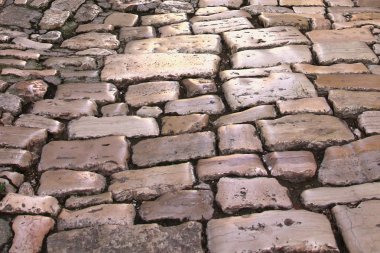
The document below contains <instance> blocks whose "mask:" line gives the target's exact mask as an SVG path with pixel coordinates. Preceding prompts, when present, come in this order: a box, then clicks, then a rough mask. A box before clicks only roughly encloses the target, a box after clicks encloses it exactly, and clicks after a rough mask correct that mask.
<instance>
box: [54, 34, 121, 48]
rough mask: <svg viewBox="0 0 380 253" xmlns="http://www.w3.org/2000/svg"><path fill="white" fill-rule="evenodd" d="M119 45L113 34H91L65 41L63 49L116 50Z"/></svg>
mask: <svg viewBox="0 0 380 253" xmlns="http://www.w3.org/2000/svg"><path fill="white" fill-rule="evenodd" d="M119 44H120V42H119V41H118V40H117V38H116V36H115V35H113V34H110V33H95V32H89V33H84V34H80V35H76V36H74V37H71V38H70V39H67V40H65V41H64V42H63V43H62V45H61V47H64V48H68V49H73V50H85V49H89V48H93V47H99V48H105V49H116V48H118V47H119Z"/></svg>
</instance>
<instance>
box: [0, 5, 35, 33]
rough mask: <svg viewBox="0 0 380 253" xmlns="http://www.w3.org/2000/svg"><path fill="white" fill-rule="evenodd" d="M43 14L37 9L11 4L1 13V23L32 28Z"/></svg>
mask: <svg viewBox="0 0 380 253" xmlns="http://www.w3.org/2000/svg"><path fill="white" fill-rule="evenodd" d="M41 16H42V14H41V13H40V12H39V11H37V10H32V9H28V8H25V7H21V6H16V5H9V6H7V7H5V8H4V9H3V10H2V11H1V13H0V25H5V26H18V27H21V28H27V29H28V28H31V27H32V24H35V23H36V22H37V21H38V20H39V19H40V18H41Z"/></svg>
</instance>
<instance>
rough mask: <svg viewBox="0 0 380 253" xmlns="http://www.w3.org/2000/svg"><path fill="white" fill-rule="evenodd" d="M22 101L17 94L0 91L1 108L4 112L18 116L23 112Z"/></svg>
mask: <svg viewBox="0 0 380 253" xmlns="http://www.w3.org/2000/svg"><path fill="white" fill-rule="evenodd" d="M22 103H23V101H22V99H21V98H20V97H18V96H16V95H12V94H8V93H0V110H1V111H3V112H9V113H11V114H12V115H13V116H16V115H18V114H20V113H21V110H22Z"/></svg>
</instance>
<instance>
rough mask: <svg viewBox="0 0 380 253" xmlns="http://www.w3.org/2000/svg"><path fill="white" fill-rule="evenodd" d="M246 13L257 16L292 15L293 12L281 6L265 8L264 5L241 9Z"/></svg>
mask: <svg viewBox="0 0 380 253" xmlns="http://www.w3.org/2000/svg"><path fill="white" fill-rule="evenodd" d="M241 9H242V10H245V11H247V12H248V13H249V14H251V15H252V16H258V15H260V14H261V13H293V12H294V11H293V10H292V9H290V8H286V7H281V6H265V5H249V6H245V7H243V8H241Z"/></svg>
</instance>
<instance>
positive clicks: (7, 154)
mask: <svg viewBox="0 0 380 253" xmlns="http://www.w3.org/2000/svg"><path fill="white" fill-rule="evenodd" d="M32 162H33V155H32V153H30V152H29V151H26V150H20V149H10V148H0V165H1V166H16V167H19V168H22V169H26V168H29V167H30V166H31V165H32Z"/></svg>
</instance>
